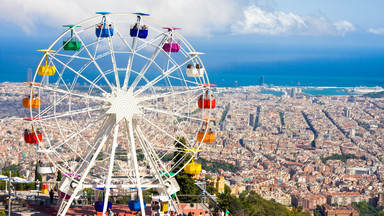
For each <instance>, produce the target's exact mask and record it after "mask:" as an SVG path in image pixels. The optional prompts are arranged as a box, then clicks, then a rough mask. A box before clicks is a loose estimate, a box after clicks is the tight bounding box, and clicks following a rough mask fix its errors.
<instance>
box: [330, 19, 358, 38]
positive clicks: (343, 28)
mask: <svg viewBox="0 0 384 216" xmlns="http://www.w3.org/2000/svg"><path fill="white" fill-rule="evenodd" d="M333 26H335V28H336V30H337V31H338V32H340V33H342V34H343V35H344V34H345V33H347V32H354V31H356V28H355V26H354V25H353V24H352V23H350V22H348V21H346V20H339V21H337V22H335V23H333Z"/></svg>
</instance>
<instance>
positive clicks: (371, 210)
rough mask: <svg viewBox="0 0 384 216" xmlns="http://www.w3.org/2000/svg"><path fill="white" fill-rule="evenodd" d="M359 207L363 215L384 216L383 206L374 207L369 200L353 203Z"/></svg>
mask: <svg viewBox="0 0 384 216" xmlns="http://www.w3.org/2000/svg"><path fill="white" fill-rule="evenodd" d="M352 205H353V206H354V207H356V208H357V210H358V211H359V213H360V215H361V216H371V215H372V216H384V212H383V209H384V208H383V207H380V206H377V207H374V206H373V205H372V204H370V203H368V202H359V203H355V202H354V203H352Z"/></svg>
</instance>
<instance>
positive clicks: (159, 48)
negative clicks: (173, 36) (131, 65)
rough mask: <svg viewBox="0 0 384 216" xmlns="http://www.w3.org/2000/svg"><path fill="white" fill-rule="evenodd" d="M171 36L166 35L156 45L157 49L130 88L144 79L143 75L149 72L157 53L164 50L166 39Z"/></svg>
mask: <svg viewBox="0 0 384 216" xmlns="http://www.w3.org/2000/svg"><path fill="white" fill-rule="evenodd" d="M169 37H170V36H169V35H165V36H164V38H163V40H162V41H161V42H160V46H157V47H156V50H155V51H154V52H153V54H152V56H151V58H150V59H149V60H148V61H147V63H146V64H145V65H144V67H143V68H142V69H141V71H140V73H139V74H138V75H137V77H136V78H135V80H134V81H133V83H132V85H131V86H130V88H132V90H133V89H135V88H136V86H137V85H138V84H139V82H140V80H141V79H142V77H143V76H144V74H145V73H146V72H147V70H148V69H149V67H150V66H151V65H152V63H153V62H154V60H155V58H156V57H157V55H158V54H159V53H160V51H161V50H162V48H161V47H162V46H163V44H164V43H165V41H166V40H167V39H168V38H169Z"/></svg>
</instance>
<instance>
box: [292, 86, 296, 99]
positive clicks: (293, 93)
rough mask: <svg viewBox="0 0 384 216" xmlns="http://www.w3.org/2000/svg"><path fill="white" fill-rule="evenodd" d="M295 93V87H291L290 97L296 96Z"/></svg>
mask: <svg viewBox="0 0 384 216" xmlns="http://www.w3.org/2000/svg"><path fill="white" fill-rule="evenodd" d="M296 93H297V89H296V88H292V89H291V98H296Z"/></svg>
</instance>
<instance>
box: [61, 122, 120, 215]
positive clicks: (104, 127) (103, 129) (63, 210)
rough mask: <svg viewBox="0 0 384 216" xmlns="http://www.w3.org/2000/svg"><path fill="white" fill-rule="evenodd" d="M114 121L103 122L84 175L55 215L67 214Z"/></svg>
mask: <svg viewBox="0 0 384 216" xmlns="http://www.w3.org/2000/svg"><path fill="white" fill-rule="evenodd" d="M115 119H116V118H115V117H114V116H109V117H108V119H107V120H106V121H105V123H104V124H103V125H102V127H101V128H100V130H99V133H98V135H100V136H97V138H96V140H95V142H96V143H97V142H99V144H95V146H97V149H96V151H95V153H94V154H93V156H92V159H91V161H90V162H89V164H88V165H87V166H86V168H85V170H84V172H83V173H84V174H83V175H81V178H80V181H79V183H78V185H77V186H76V188H75V190H74V191H73V193H72V196H71V198H69V200H68V201H66V202H64V203H62V204H64V205H65V207H64V208H62V206H61V207H60V209H59V211H58V212H57V215H59V216H65V214H66V213H67V211H68V209H69V207H70V206H71V203H72V202H73V200H74V198H75V195H76V194H77V193H78V192H79V190H80V189H81V188H82V185H83V183H84V180H85V178H86V177H87V173H89V171H90V170H91V168H92V167H93V165H94V164H95V161H96V158H97V156H98V155H99V153H100V151H101V149H102V148H103V146H104V144H105V142H106V141H107V139H108V137H109V134H110V133H111V130H112V128H113V126H114V125H115V122H116V120H115ZM100 139H101V141H100Z"/></svg>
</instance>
